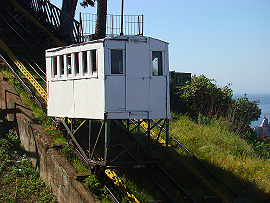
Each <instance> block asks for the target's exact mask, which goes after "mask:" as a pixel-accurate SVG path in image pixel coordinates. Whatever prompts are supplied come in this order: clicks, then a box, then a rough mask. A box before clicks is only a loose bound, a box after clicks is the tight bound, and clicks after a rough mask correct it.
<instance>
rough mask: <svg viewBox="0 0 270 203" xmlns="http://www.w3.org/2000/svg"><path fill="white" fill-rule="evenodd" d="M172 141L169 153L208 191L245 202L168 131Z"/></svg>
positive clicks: (221, 199)
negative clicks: (192, 163)
mask: <svg viewBox="0 0 270 203" xmlns="http://www.w3.org/2000/svg"><path fill="white" fill-rule="evenodd" d="M151 122H152V123H154V124H156V125H157V127H158V128H159V129H161V130H162V131H163V132H164V133H165V132H166V129H164V128H163V127H162V126H161V125H160V124H158V123H157V122H156V121H155V120H151ZM142 126H143V127H144V129H147V127H148V126H147V123H142ZM152 133H153V134H154V135H153V137H156V135H155V133H154V132H152ZM168 134H169V136H170V138H171V139H172V141H173V142H174V145H173V147H172V146H171V147H170V148H169V151H170V153H171V154H172V155H173V156H174V157H175V158H176V159H177V160H178V161H179V162H180V163H181V164H183V165H184V167H185V168H186V169H187V170H188V171H189V172H191V173H192V174H193V175H194V176H195V177H196V179H198V181H199V182H200V183H201V184H202V185H203V186H204V187H206V188H207V189H208V190H209V191H211V192H213V194H214V195H215V196H216V197H218V198H219V200H220V201H222V202H231V201H232V200H233V201H239V202H246V201H245V200H244V199H243V198H242V197H240V196H239V195H238V194H237V193H236V192H235V191H234V190H233V189H232V188H230V187H229V186H228V185H227V184H226V183H225V182H224V181H223V180H222V179H220V178H219V177H218V176H217V175H216V174H215V173H214V172H213V171H212V170H211V169H209V168H208V167H207V166H206V165H205V164H204V163H203V162H201V161H200V159H199V158H197V157H196V156H195V155H194V154H193V153H192V152H191V151H189V150H188V149H187V148H186V147H185V146H184V145H183V144H182V143H180V142H179V141H178V140H177V139H176V138H175V137H174V136H173V135H172V134H170V133H168ZM164 142H165V141H164V140H163V139H162V138H161V141H160V144H161V145H163V146H164ZM175 147H178V148H180V149H181V150H182V151H183V152H185V153H186V154H187V155H188V156H189V157H190V158H192V159H193V160H194V161H195V162H196V164H197V165H196V166H197V167H196V168H195V167H193V166H192V165H190V164H188V163H187V162H186V161H185V160H183V159H182V158H180V156H179V154H178V153H177V152H176V150H175ZM202 171H204V172H205V173H206V174H205V173H204V174H203V175H204V176H207V177H211V178H213V179H214V180H215V181H216V182H217V183H218V184H219V185H222V188H223V189H224V190H226V192H227V193H230V196H231V197H232V199H229V198H228V197H226V196H225V195H224V194H223V192H224V191H223V192H220V191H219V190H217V189H216V188H215V187H214V186H213V185H212V184H211V183H210V182H209V181H208V180H207V178H205V177H204V176H202Z"/></svg>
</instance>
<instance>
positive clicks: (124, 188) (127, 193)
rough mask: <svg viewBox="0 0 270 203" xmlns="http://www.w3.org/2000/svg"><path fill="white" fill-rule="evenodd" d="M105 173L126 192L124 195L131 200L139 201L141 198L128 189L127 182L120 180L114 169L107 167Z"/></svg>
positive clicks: (137, 202)
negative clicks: (137, 197)
mask: <svg viewBox="0 0 270 203" xmlns="http://www.w3.org/2000/svg"><path fill="white" fill-rule="evenodd" d="M105 174H106V175H107V176H108V177H109V178H110V179H111V180H112V181H113V183H114V184H115V185H116V186H117V187H118V189H119V190H120V191H121V192H122V193H123V194H124V196H126V197H127V198H128V201H129V202H132V203H133V202H135V203H139V200H137V199H136V197H135V196H134V195H133V194H131V193H130V192H129V191H128V189H127V187H126V186H125V184H124V183H123V182H122V181H121V180H120V178H119V177H118V176H117V175H116V174H115V172H114V171H112V170H110V169H106V170H105Z"/></svg>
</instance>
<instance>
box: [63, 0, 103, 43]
mask: <svg viewBox="0 0 270 203" xmlns="http://www.w3.org/2000/svg"><path fill="white" fill-rule="evenodd" d="M95 2H97V22H96V27H95V34H94V35H93V38H94V39H102V38H104V37H105V35H106V17H107V0H83V1H82V2H81V3H80V5H81V6H83V7H88V6H94V5H95ZM77 3H78V0H63V3H62V11H64V12H65V13H67V14H68V15H69V16H71V17H72V18H74V16H75V11H76V6H77Z"/></svg>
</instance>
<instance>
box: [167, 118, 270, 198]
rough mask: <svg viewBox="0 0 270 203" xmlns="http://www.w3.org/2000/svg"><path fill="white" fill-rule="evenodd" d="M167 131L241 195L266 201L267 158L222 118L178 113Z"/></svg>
mask: <svg viewBox="0 0 270 203" xmlns="http://www.w3.org/2000/svg"><path fill="white" fill-rule="evenodd" d="M170 132H171V134H173V135H174V136H176V138H177V139H178V140H179V141H180V142H181V143H182V144H184V145H185V146H186V147H187V148H188V149H189V150H190V151H192V152H193V153H194V154H195V155H196V156H197V157H198V158H200V160H202V161H203V162H205V163H206V164H207V165H208V166H209V167H210V168H211V169H212V170H213V171H214V172H215V173H216V174H217V175H218V176H220V177H221V178H222V179H223V180H224V181H225V182H226V183H227V184H228V185H229V186H231V187H232V188H233V189H234V190H235V191H237V192H239V193H240V195H242V196H243V197H244V198H246V199H248V200H251V201H256V202H258V201H261V202H263V201H269V197H270V160H269V159H264V158H262V157H260V156H259V155H258V154H257V153H255V150H254V148H253V146H252V145H250V144H248V143H247V142H246V141H245V140H244V139H242V138H241V137H240V136H239V135H237V134H235V133H233V132H232V131H231V130H230V127H229V126H228V124H227V122H226V121H225V120H222V119H219V120H214V119H213V120H211V121H210V122H209V123H208V124H198V123H196V122H193V121H192V120H191V119H190V118H188V117H187V116H177V117H174V118H173V119H172V120H171V122H170ZM179 153H180V154H181V153H182V152H180V151H179Z"/></svg>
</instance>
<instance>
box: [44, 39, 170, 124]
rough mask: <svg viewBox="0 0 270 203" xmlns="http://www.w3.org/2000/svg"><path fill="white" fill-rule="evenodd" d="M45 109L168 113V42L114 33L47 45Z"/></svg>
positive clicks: (59, 113)
mask: <svg viewBox="0 0 270 203" xmlns="http://www.w3.org/2000/svg"><path fill="white" fill-rule="evenodd" d="M46 69H47V70H46V71H47V92H48V98H47V110H48V111H47V113H48V116H53V117H69V118H85V119H105V118H106V117H107V119H165V118H170V98H169V92H170V90H169V57H168V43H166V42H163V41H161V40H157V39H153V38H150V37H144V36H120V37H119V36H118V37H112V38H105V39H102V40H96V41H90V42H86V43H81V44H75V45H71V46H68V47H60V48H53V49H49V50H47V51H46Z"/></svg>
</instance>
